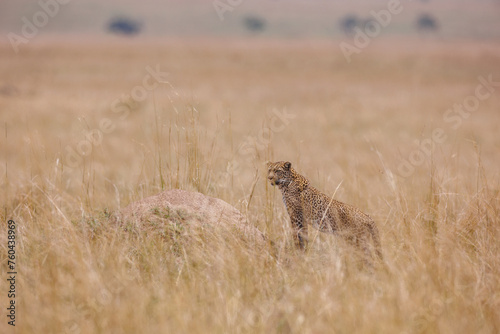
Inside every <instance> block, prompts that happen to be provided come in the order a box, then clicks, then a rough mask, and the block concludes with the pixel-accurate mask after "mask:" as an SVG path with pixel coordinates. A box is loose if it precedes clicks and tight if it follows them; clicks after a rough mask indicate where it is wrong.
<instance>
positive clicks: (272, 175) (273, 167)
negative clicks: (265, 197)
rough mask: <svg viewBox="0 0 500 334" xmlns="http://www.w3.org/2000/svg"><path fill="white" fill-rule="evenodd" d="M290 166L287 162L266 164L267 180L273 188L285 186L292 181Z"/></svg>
mask: <svg viewBox="0 0 500 334" xmlns="http://www.w3.org/2000/svg"><path fill="white" fill-rule="evenodd" d="M292 177H293V175H292V164H291V163H290V162H288V161H278V162H268V163H267V178H268V180H269V181H270V182H271V185H273V186H276V185H277V186H283V185H287V184H289V183H290V182H291V181H292Z"/></svg>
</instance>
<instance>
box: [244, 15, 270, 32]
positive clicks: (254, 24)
mask: <svg viewBox="0 0 500 334" xmlns="http://www.w3.org/2000/svg"><path fill="white" fill-rule="evenodd" d="M243 24H244V25H245V27H246V28H247V29H248V30H250V31H253V32H259V31H262V30H264V29H265V28H266V21H265V20H264V19H262V18H260V17H257V16H247V17H245V18H244V19H243Z"/></svg>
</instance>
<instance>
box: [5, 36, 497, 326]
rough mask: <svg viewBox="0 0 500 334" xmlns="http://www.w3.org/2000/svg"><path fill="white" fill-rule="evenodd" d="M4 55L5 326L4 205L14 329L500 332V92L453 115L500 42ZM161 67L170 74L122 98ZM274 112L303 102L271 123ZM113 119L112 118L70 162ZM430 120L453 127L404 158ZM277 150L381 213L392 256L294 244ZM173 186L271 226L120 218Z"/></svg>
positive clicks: (88, 48)
mask: <svg viewBox="0 0 500 334" xmlns="http://www.w3.org/2000/svg"><path fill="white" fill-rule="evenodd" d="M0 59H1V61H0V69H1V73H2V77H1V78H0V88H1V87H3V88H4V89H3V90H2V92H3V93H2V94H1V95H0V110H1V111H0V112H1V116H2V131H1V137H2V139H1V143H2V144H1V145H2V146H1V147H2V148H1V155H2V167H1V169H2V170H1V171H2V172H3V174H2V178H1V190H2V191H1V193H0V198H1V202H2V203H3V206H4V208H3V210H2V213H1V219H2V225H1V226H2V228H1V229H0V258H1V260H2V262H1V263H2V266H1V280H0V282H1V283H0V291H1V293H0V306H1V309H2V310H3V311H2V313H1V314H2V318H1V321H0V331H1V332H2V333H8V332H13V329H12V328H11V327H10V326H8V325H7V320H6V317H5V309H6V307H7V303H8V298H7V293H6V291H7V290H8V287H7V283H6V278H7V273H6V272H7V269H6V259H7V229H6V222H7V220H8V219H14V220H15V221H16V223H17V225H18V229H17V238H18V239H17V246H16V251H17V262H18V263H17V270H18V276H17V290H18V291H17V292H18V293H17V296H16V303H17V304H18V309H17V311H18V313H17V320H16V328H15V329H16V333H34V332H37V333H98V332H102V333H139V332H141V333H194V332H200V333H206V332H216V333H254V332H266V333H267V332H270V333H437V332H439V333H495V332H499V331H500V288H499V287H500V256H499V254H500V242H499V240H500V204H499V199H500V197H499V177H498V176H499V174H498V166H499V164H500V156H499V154H498V153H499V149H500V137H499V136H498V129H497V127H498V124H499V121H500V119H499V117H500V116H499V115H498V109H499V106H500V98H499V93H498V90H497V91H495V92H494V93H493V94H492V96H491V97H490V98H488V99H487V100H485V101H482V102H481V104H480V106H479V108H478V110H477V111H475V112H474V113H472V114H471V115H470V117H469V118H467V119H463V123H462V124H461V126H460V127H459V128H458V129H456V130H455V129H452V128H450V127H449V126H447V124H445V123H443V114H444V113H445V111H446V110H447V109H448V108H450V107H453V104H454V103H461V102H462V101H463V100H464V98H465V97H467V96H468V95H471V94H474V89H475V87H476V85H477V83H478V81H477V77H478V76H480V75H482V76H487V75H489V74H492V75H493V78H496V79H500V48H499V47H498V46H497V45H490V44H487V43H465V42H464V43H458V42H457V43H434V42H430V41H427V42H423V41H411V43H410V42H404V41H384V40H377V41H376V42H374V43H373V45H372V46H371V47H370V48H369V49H366V50H364V51H363V52H362V53H361V54H359V55H355V57H353V62H352V63H351V64H347V63H346V61H345V59H344V58H343V56H342V54H341V53H340V52H339V49H338V47H337V45H336V44H335V43H333V42H291V41H290V42H275V41H258V40H245V41H235V40H225V41H200V40H191V41H175V40H168V41H161V42H159V43H153V42H148V43H142V44H141V43H139V44H137V43H133V42H125V41H123V42H119V43H118V42H114V43H111V42H104V43H99V42H94V43H92V42H86V43H80V44H77V43H75V42H69V43H65V42H51V43H42V42H37V41H34V42H32V44H30V45H28V46H27V47H26V48H25V50H24V51H22V52H21V53H20V54H19V55H18V56H15V57H13V56H12V53H11V50H9V49H8V46H6V45H3V46H2V47H1V48H0ZM156 65H158V66H159V67H160V68H161V69H162V70H163V71H166V72H169V73H170V75H169V77H168V80H166V81H168V82H166V81H165V82H162V83H161V84H160V85H159V87H158V88H157V89H155V90H154V91H152V92H150V94H149V96H148V98H147V99H146V100H145V101H143V102H141V103H139V104H138V105H137V106H136V107H135V108H134V109H133V110H132V111H131V112H130V113H129V114H128V115H127V116H125V117H123V118H120V117H119V115H118V114H113V112H112V111H111V108H112V106H111V104H112V103H113V101H114V100H115V99H117V98H120V97H121V96H122V94H129V93H130V92H131V90H132V89H133V88H134V87H135V86H137V85H141V83H142V80H143V78H144V76H145V75H146V74H147V72H146V71H145V67H146V66H151V67H155V66H156ZM8 87H10V88H9V89H7V88H8ZM497 89H498V88H497ZM273 110H278V111H283V110H286V113H288V114H291V115H293V118H290V119H289V122H288V123H287V124H286V125H285V126H283V127H281V126H280V127H274V128H273V127H272V124H276V120H273V117H276V116H275V115H276V114H275V113H273ZM103 118H109V119H110V120H111V121H112V122H113V125H114V126H115V129H114V130H113V131H112V132H110V133H108V134H104V135H103V138H102V143H101V144H100V145H96V146H93V147H92V152H91V153H90V154H89V155H87V156H86V157H85V159H84V161H83V162H82V163H81V164H79V165H77V166H76V167H73V168H72V167H70V166H68V162H67V160H66V147H67V146H68V145H69V146H70V147H72V148H76V147H77V145H78V144H79V143H80V142H81V141H82V140H84V139H85V135H86V132H88V131H89V130H92V129H96V128H98V127H99V122H100V121H101V120H102V119H103ZM273 122H274V123H273ZM437 127H441V128H443V129H444V131H445V133H446V135H447V140H446V141H445V142H444V143H442V144H439V145H436V147H435V148H434V150H433V151H432V154H430V155H429V156H426V157H425V162H424V163H423V164H422V165H420V166H417V167H416V168H415V171H414V173H413V174H412V175H411V176H409V177H400V176H398V174H397V170H398V166H399V163H400V162H401V161H402V159H408V156H409V154H410V153H411V152H413V151H414V150H415V149H416V148H418V142H417V143H416V142H415V141H419V140H423V139H425V138H428V137H429V135H430V133H432V130H433V129H435V128H437ZM273 129H274V130H273ZM266 160H289V161H291V162H292V163H293V165H294V167H295V168H296V169H297V170H298V171H300V172H301V173H302V174H304V175H306V176H308V177H309V178H310V179H311V181H312V183H313V184H314V185H315V186H316V187H317V188H319V189H320V190H322V191H324V192H326V193H328V194H333V192H334V191H335V189H337V191H336V198H337V199H339V200H342V201H345V202H348V203H350V204H353V205H356V206H358V207H360V208H361V209H362V210H363V211H365V212H367V213H369V214H370V215H371V216H372V217H373V218H374V219H375V221H376V222H377V224H378V227H379V229H380V232H381V238H382V247H383V253H384V262H385V266H383V267H381V268H378V269H376V270H374V271H370V270H363V269H360V268H359V267H358V266H357V265H355V264H354V262H355V261H354V259H353V258H351V257H350V256H349V254H346V252H347V251H346V249H344V248H343V247H342V245H339V244H338V242H337V240H336V238H335V237H332V236H329V235H322V234H321V235H318V238H316V239H315V240H314V243H313V245H312V246H311V248H310V249H309V250H308V251H307V252H300V251H298V250H296V249H295V248H294V247H293V240H292V237H291V233H290V226H289V222H288V217H287V215H286V212H285V209H284V207H283V205H282V203H281V196H280V194H279V193H278V191H277V190H276V189H274V188H272V187H270V185H268V184H267V182H266V180H265V170H264V169H265V167H264V162H265V161H266ZM171 188H182V189H188V190H194V191H199V192H202V193H205V194H207V195H210V196H214V197H218V198H221V199H223V200H225V201H227V202H229V203H230V204H232V205H234V206H236V207H237V208H238V209H240V210H241V211H242V212H243V213H244V214H245V215H246V216H247V219H248V221H249V222H250V224H252V225H255V226H256V227H258V228H259V229H260V230H261V231H262V232H264V233H265V234H266V235H267V236H268V237H269V239H271V240H272V241H274V244H273V245H269V246H268V247H265V248H262V247H260V246H259V247H257V246H256V245H253V244H251V243H241V241H238V240H239V239H236V238H235V239H231V238H227V237H226V236H221V235H217V234H213V233H211V234H207V235H203V234H200V235H197V236H196V237H195V238H190V239H189V242H188V241H186V240H183V239H182V238H180V239H178V240H170V241H169V240H164V239H161V238H157V237H151V236H148V235H141V234H139V235H137V234H134V235H132V234H129V233H127V232H126V231H122V230H119V229H116V227H112V226H110V225H109V224H107V221H108V220H107V218H108V216H109V213H110V212H112V211H114V210H117V209H119V208H120V207H124V206H125V205H127V204H128V203H130V202H131V201H134V200H137V199H140V198H143V197H145V196H148V195H152V194H155V193H158V192H159V191H162V190H166V189H171Z"/></svg>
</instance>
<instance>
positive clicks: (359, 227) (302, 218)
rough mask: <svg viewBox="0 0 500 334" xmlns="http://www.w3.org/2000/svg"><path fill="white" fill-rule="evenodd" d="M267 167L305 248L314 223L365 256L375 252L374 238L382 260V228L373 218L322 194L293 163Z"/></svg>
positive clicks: (281, 162) (299, 241)
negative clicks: (341, 238)
mask: <svg viewBox="0 0 500 334" xmlns="http://www.w3.org/2000/svg"><path fill="white" fill-rule="evenodd" d="M267 167H268V175H267V178H268V179H269V181H270V182H271V185H273V186H278V188H279V189H280V190H281V194H282V195H283V203H284V204H285V207H286V210H287V212H288V215H289V216H290V221H291V223H292V227H293V228H294V231H295V233H294V235H295V237H296V240H297V242H298V244H299V245H300V247H301V248H304V247H305V246H306V242H307V226H308V225H309V224H310V225H312V226H313V227H314V228H316V229H318V230H319V231H321V232H327V233H333V234H336V235H341V236H342V237H344V238H346V240H347V241H348V242H350V243H351V244H354V245H355V246H356V247H358V248H360V249H361V250H363V251H364V252H365V253H371V251H370V247H369V239H370V238H371V239H372V240H373V245H374V246H375V252H376V253H377V255H378V256H379V257H380V258H382V253H381V250H380V248H381V247H380V238H379V233H378V229H377V226H376V225H375V222H374V221H373V219H371V218H370V216H368V215H367V214H365V213H363V212H362V211H361V210H359V209H358V208H356V207H354V206H351V205H348V204H345V203H342V202H339V201H337V200H335V199H333V198H332V197H329V196H327V195H325V194H323V193H321V192H320V191H319V190H317V189H316V188H314V187H313V186H312V185H311V184H310V182H309V180H307V179H306V178H305V177H304V176H302V175H300V174H299V173H297V172H296V171H295V169H293V168H292V164H291V163H290V162H285V161H278V162H274V163H271V162H268V163H267ZM367 255H368V254H367Z"/></svg>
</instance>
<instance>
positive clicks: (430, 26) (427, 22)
mask: <svg viewBox="0 0 500 334" xmlns="http://www.w3.org/2000/svg"><path fill="white" fill-rule="evenodd" d="M416 25H417V30H418V31H422V32H425V31H427V32H435V31H437V30H438V29H439V25H438V23H437V19H436V18H434V17H433V16H432V15H430V14H428V13H423V14H420V16H419V17H418V18H417V23H416Z"/></svg>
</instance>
